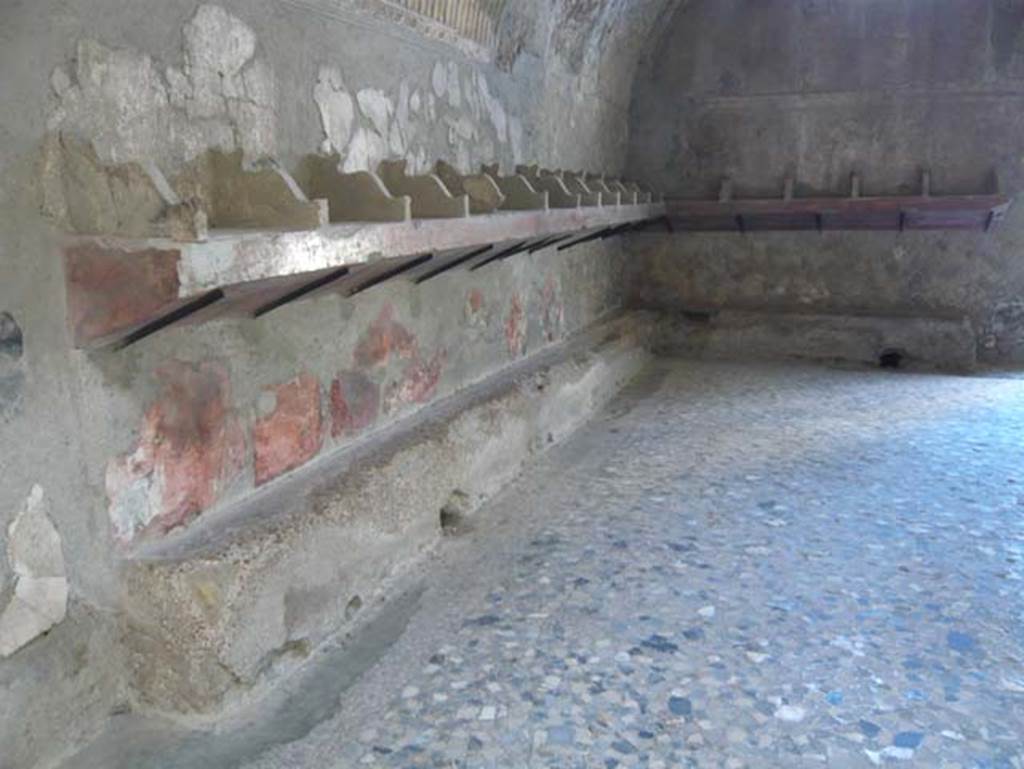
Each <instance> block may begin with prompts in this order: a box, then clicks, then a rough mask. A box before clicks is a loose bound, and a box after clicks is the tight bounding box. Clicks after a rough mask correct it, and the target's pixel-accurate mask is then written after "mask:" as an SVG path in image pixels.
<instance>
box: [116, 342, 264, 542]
mask: <svg viewBox="0 0 1024 769" xmlns="http://www.w3.org/2000/svg"><path fill="white" fill-rule="evenodd" d="M157 376H158V377H159V378H160V380H161V381H162V382H163V392H162V394H161V396H160V398H159V399H158V400H157V401H156V402H155V403H153V405H152V406H150V408H149V409H148V410H147V411H146V415H145V418H144V420H143V424H142V430H141V432H140V435H139V441H138V444H137V446H136V448H135V450H134V451H133V452H132V453H130V454H127V455H125V456H123V457H119V458H117V459H114V460H111V461H110V463H108V465H107V476H106V486H107V497H108V499H109V502H110V506H109V511H110V517H111V521H112V523H113V525H114V530H115V534H116V536H117V538H118V539H119V540H121V541H123V542H129V541H131V540H132V539H134V538H135V537H136V535H137V534H139V533H140V532H144V531H151V530H154V529H155V530H157V531H159V532H161V533H166V532H167V531H170V530H171V529H173V528H175V527H177V526H181V525H183V524H185V523H187V522H188V521H189V520H190V519H191V518H192V517H193V516H195V515H197V514H198V513H200V512H202V511H203V510H206V509H207V508H209V507H211V506H212V505H213V504H214V503H215V502H216V501H217V499H218V498H219V497H220V495H221V493H222V492H223V490H224V489H225V488H226V487H227V486H228V485H229V484H230V482H231V481H232V480H234V479H235V478H236V477H237V476H238V474H239V473H240V472H241V471H242V468H243V466H244V461H245V435H244V433H243V431H242V428H241V425H240V424H239V421H238V419H237V417H236V416H235V415H234V413H233V412H232V411H231V406H230V403H231V393H230V385H229V381H228V374H227V370H226V369H225V368H224V367H223V366H221V365H219V364H215V363H201V364H198V365H195V364H190V363H183V362H181V361H173V362H171V363H169V364H167V365H165V366H162V367H161V368H160V369H158V370H157Z"/></svg>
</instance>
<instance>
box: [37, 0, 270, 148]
mask: <svg viewBox="0 0 1024 769" xmlns="http://www.w3.org/2000/svg"><path fill="white" fill-rule="evenodd" d="M182 37H183V45H182V59H183V63H182V67H181V68H180V69H178V68H175V67H167V68H166V69H165V70H164V71H163V72H161V70H160V67H159V66H158V65H157V63H156V62H155V61H154V59H153V58H151V57H150V56H148V55H146V54H144V53H141V52H139V51H136V50H132V49H115V48H109V47H107V46H106V45H104V44H103V43H101V42H99V41H96V40H89V39H83V40H80V41H79V42H78V46H77V50H76V57H75V62H76V64H75V70H74V77H73V78H72V76H71V74H70V73H69V72H67V71H66V70H64V69H63V68H57V69H56V70H54V72H53V74H52V75H51V78H50V83H51V87H52V88H53V91H54V93H55V94H56V96H57V104H56V106H55V107H54V108H53V110H52V111H51V113H50V116H49V119H48V121H47V125H48V128H49V129H50V130H60V131H65V130H68V131H73V132H75V133H77V134H79V135H81V136H82V137H83V138H85V139H88V140H90V141H92V143H93V144H94V146H95V148H96V152H97V154H98V155H99V157H100V158H101V159H102V160H104V161H105V162H111V163H124V162H129V161H133V160H134V161H146V160H155V161H157V162H160V161H161V160H170V159H174V160H175V161H177V162H183V161H187V160H190V159H192V158H193V157H195V156H197V155H199V154H201V153H202V152H203V151H205V150H206V149H207V148H209V147H219V148H222V149H225V150H232V149H236V148H241V149H243V150H244V151H245V153H246V154H247V155H248V156H250V157H253V158H258V157H262V156H264V155H271V154H273V153H274V151H275V149H276V139H277V115H276V111H275V110H276V106H275V105H276V101H277V87H276V82H275V78H274V73H273V70H272V69H271V68H270V66H269V65H268V64H267V63H266V62H265V61H263V60H262V59H260V58H258V56H257V53H256V51H257V47H258V46H257V40H256V36H255V33H253V31H252V30H251V29H250V28H249V27H248V26H246V25H245V23H243V22H242V21H241V20H240V19H238V18H237V17H235V16H233V15H231V14H230V13H228V12H227V11H226V10H224V9H223V8H221V7H219V6H216V5H201V6H199V8H198V9H197V10H196V13H195V15H194V16H193V17H192V19H191V20H190V21H189V22H188V23H186V24H185V26H184V28H183V29H182ZM161 153H162V155H161ZM155 156H156V157H155Z"/></svg>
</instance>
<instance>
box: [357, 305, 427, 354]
mask: <svg viewBox="0 0 1024 769" xmlns="http://www.w3.org/2000/svg"><path fill="white" fill-rule="evenodd" d="M394 314H395V310H394V307H392V306H391V305H390V304H385V305H384V306H383V307H382V308H381V311H380V315H378V316H377V320H375V321H374V322H373V323H371V324H370V327H369V328H368V329H367V331H366V334H364V335H363V337H362V339H360V340H359V344H358V345H357V346H356V350H355V354H354V357H355V361H356V363H357V364H358V365H360V366H376V365H378V364H381V363H384V362H385V361H387V359H388V358H389V357H390V356H391V354H392V353H394V354H395V355H398V356H399V357H401V358H411V357H413V356H414V354H415V352H416V337H415V336H414V335H413V334H412V332H410V331H409V329H407V328H406V327H405V326H403V325H402V324H401V323H397V322H396V321H395V320H394Z"/></svg>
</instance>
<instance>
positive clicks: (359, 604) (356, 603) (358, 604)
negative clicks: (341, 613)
mask: <svg viewBox="0 0 1024 769" xmlns="http://www.w3.org/2000/svg"><path fill="white" fill-rule="evenodd" d="M362 608H363V599H362V598H360V597H359V596H357V595H354V596H352V600H351V601H349V602H348V605H347V606H346V607H345V619H347V620H349V619H352V618H353V617H354V616H356V614H357V613H358V612H359V610H360V609H362Z"/></svg>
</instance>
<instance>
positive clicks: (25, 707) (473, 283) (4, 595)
mask: <svg viewBox="0 0 1024 769" xmlns="http://www.w3.org/2000/svg"><path fill="white" fill-rule="evenodd" d="M507 5H508V7H505V8H504V10H502V11H501V14H502V15H501V17H500V22H499V31H498V34H497V40H496V42H494V43H493V45H492V46H491V47H490V48H487V47H484V46H481V44H480V42H479V41H476V40H469V39H467V38H465V37H464V36H462V35H460V30H459V29H458V27H457V26H455V27H450V28H448V31H447V32H444V33H439V32H438V29H439V28H438V27H437V26H436V25H435V26H430V25H429V24H424V23H422V19H420V20H416V19H415V18H413V17H412V16H410V15H409V14H408V13H406V12H405V11H403V12H402V14H404V15H401V16H396V15H395V7H394V6H390V5H388V4H386V3H381V2H379V0H345V1H342V2H339V1H338V0H284V1H282V2H278V1H272V0H258V1H256V2H251V1H246V2H243V1H242V0H223V1H222V2H221V3H219V4H200V3H198V2H196V0H168V1H165V2H161V3H155V2H122V1H121V0H90V1H89V2H85V1H84V0H82V1H80V2H58V1H57V0H40V1H39V2H32V3H22V2H14V3H5V4H4V5H3V8H2V9H0V71H2V72H3V73H4V76H3V78H0V102H2V103H3V104H4V105H5V114H4V117H3V118H2V120H0V140H2V141H0V175H2V178H3V180H4V181H3V183H2V184H0V269H2V273H3V275H4V279H3V280H2V281H0V470H2V473H3V478H4V483H3V484H0V540H3V541H4V545H5V547H2V548H0V552H2V554H0V655H3V657H2V658H0V767H2V769H11V768H12V767H25V766H31V765H35V763H36V761H45V760H48V759H49V758H51V757H53V756H55V755H57V754H59V753H60V752H61V751H63V750H64V749H65V748H67V746H69V745H71V744H73V743H75V742H77V741H80V740H82V739H84V738H86V737H87V736H88V735H89V734H90V732H91V731H92V730H94V729H95V728H97V725H98V724H99V723H100V721H101V719H102V718H103V717H104V716H105V715H106V714H108V713H109V712H111V711H113V710H119V709H123V708H124V707H127V706H130V703H131V702H132V699H133V695H132V692H131V690H130V688H129V687H128V686H127V683H126V679H125V678H124V675H123V674H124V666H123V665H122V664H121V662H120V659H121V658H120V654H121V652H120V650H119V638H118V633H119V630H118V622H119V601H120V598H119V591H120V589H121V577H120V570H119V566H118V563H119V559H120V558H121V556H122V555H123V554H124V553H126V552H128V551H130V550H131V549H132V548H134V547H137V546H138V545H140V544H141V543H143V542H145V541H150V540H154V539H159V538H160V537H162V536H164V535H165V534H166V533H167V532H170V531H173V530H180V529H181V528H182V527H187V526H188V525H189V524H192V523H194V522H195V521H196V520H197V519H199V518H202V516H203V515H206V514H210V513H211V511H213V510H215V509H216V508H218V507H220V506H223V505H226V504H228V503H230V502H233V501H238V500H244V499H245V498H246V497H247V496H248V495H249V494H251V493H253V492H254V490H255V489H256V488H257V487H263V486H266V485H267V484H270V483H273V482H274V481H275V479H277V478H279V477H280V476H282V475H283V474H285V473H288V472H289V471H290V470H293V469H295V468H297V467H299V466H300V465H302V464H304V463H306V462H307V461H309V460H310V459H311V458H313V457H314V456H318V455H322V454H324V453H325V452H329V451H332V450H334V449H337V448H340V447H342V446H343V445H345V444H347V443H349V442H351V441H353V440H355V439H357V438H359V437H360V436H363V435H366V434H367V433H369V432H372V431H374V430H377V429H380V428H382V427H383V426H385V425H387V424H389V423H391V422H393V421H395V420H396V419H398V418H400V417H403V416H405V415H408V414H411V413H412V412H414V411H415V410H417V409H419V408H421V407H423V406H424V405H426V404H429V403H430V402H432V401H434V400H436V399H438V398H440V397H443V396H445V395H448V394H451V393H453V392H455V391H457V390H459V389H461V388H463V387H465V386H467V385H468V384H470V383H473V382H476V381H479V380H481V379H482V378H484V377H486V376H488V375H490V374H493V373H494V372H496V371H499V370H501V369H502V368H503V367H505V366H508V365H509V364H511V363H512V362H514V361H516V360H518V359H521V358H523V357H524V356H529V355H531V354H532V353H534V352H536V351H538V350H540V349H541V348H543V347H545V346H547V345H549V344H552V343H554V342H557V341H558V340H560V339H562V338H564V337H565V336H566V335H568V334H570V333H572V332H573V331H575V330H578V329H581V328H583V327H585V326H587V325H588V324H591V323H592V322H593V321H595V320H596V319H598V318H600V317H602V316H604V315H606V314H608V313H609V312H611V311H613V310H615V309H616V308H617V307H619V306H620V305H621V304H622V292H621V286H622V280H621V270H622V261H623V260H622V255H621V253H620V251H619V250H618V246H617V245H615V244H614V243H608V244H598V245H593V246H587V247H581V248H579V249H574V250H573V251H572V252H566V253H564V254H560V253H557V252H554V251H551V250H546V251H541V252H538V253H536V254H532V255H524V256H520V257H517V258H515V259H511V260H508V261H503V262H501V263H500V264H496V265H493V266H489V267H487V268H485V269H483V270H480V271H478V272H474V273H466V272H457V273H453V274H452V275H451V276H450V277H447V276H446V277H445V278H444V279H438V280H435V281H431V282H429V283H427V284H424V285H423V286H421V287H415V286H413V285H412V284H410V283H403V282H395V283H389V284H387V285H383V286H379V287H376V288H374V289H373V290H370V291H367V292H366V293H365V294H362V295H360V296H359V297H357V298H353V299H342V298H341V297H339V296H324V297H322V298H318V299H313V300H309V301H306V302H299V303H295V304H293V305H291V306H289V307H286V308H283V309H281V310H280V311H278V312H275V313H273V314H271V315H269V316H267V317H264V318H261V319H258V320H245V321H240V320H221V321H217V322H213V323H210V324H208V325H205V326H195V327H182V328H174V329H168V330H166V331H164V332H161V333H160V334H157V335H155V336H153V337H151V338H148V339H146V340H144V341H143V342H140V343H138V344H136V345H134V346H132V347H131V348H129V349H126V350H122V351H117V352H115V351H109V350H108V351H101V352H91V353H90V352H84V351H80V350H75V349H73V347H72V345H71V342H70V338H69V334H68V331H67V323H66V313H67V310H66V307H65V297H64V276H63V272H62V258H61V254H62V249H63V248H64V242H65V241H64V234H65V231H66V229H67V228H68V227H69V225H70V224H71V223H69V221H68V218H67V215H66V214H67V210H68V209H67V206H66V203H67V201H66V200H65V199H64V197H63V195H64V194H65V193H66V190H63V189H61V188H60V185H56V186H54V185H52V184H50V183H49V182H52V181H53V180H54V177H53V176H52V175H49V174H47V173H45V171H46V163H45V160H46V158H45V154H44V148H45V146H46V144H47V139H48V138H53V137H56V136H65V137H73V138H75V139H78V140H82V141H86V142H90V143H91V144H92V145H93V146H94V147H95V150H96V152H97V153H98V155H99V159H100V160H102V161H104V162H118V163H120V162H128V161H152V162H155V163H157V164H159V166H160V167H161V168H162V169H163V170H164V171H165V172H166V173H169V174H172V173H175V172H176V171H178V170H179V169H181V168H183V167H184V166H185V165H186V164H187V163H188V162H189V161H190V160H192V159H193V158H194V157H196V156H197V155H199V154H201V153H202V152H204V151H205V150H206V149H208V148H211V147H218V148H222V149H225V150H233V149H242V150H243V151H244V152H245V155H246V158H247V159H250V160H254V159H258V158H259V157H260V156H263V155H272V156H274V157H276V158H277V159H278V160H280V161H281V162H282V163H283V164H284V165H285V167H288V168H293V167H294V165H295V164H296V163H297V162H298V160H299V158H301V157H302V156H303V155H305V154H307V153H311V152H316V151H332V150H333V151H338V152H340V153H341V155H342V156H343V158H344V164H345V167H346V168H347V169H350V170H351V169H359V168H368V167H370V168H372V167H374V166H375V165H376V163H377V162H378V161H379V160H381V159H383V158H397V157H404V158H407V159H408V161H409V163H410V165H411V167H412V168H413V169H414V170H419V169H425V168H427V167H428V166H430V165H432V164H433V162H434V161H435V160H437V159H444V160H447V161H449V162H451V163H453V164H455V165H456V166H457V167H459V168H460V170H462V171H464V172H468V171H470V170H472V169H475V168H476V167H477V166H478V165H479V164H480V163H482V162H491V161H500V162H501V163H502V164H503V166H504V167H505V169H506V170H509V169H510V167H511V165H512V164H513V163H514V162H517V161H528V162H539V163H541V164H544V165H550V166H556V167H558V166H561V167H570V168H586V169H588V170H593V171H607V172H609V173H615V172H618V171H621V169H622V166H623V164H624V159H625V148H626V145H627V139H628V133H627V132H628V107H627V105H628V103H629V94H628V89H629V86H630V84H631V81H632V62H634V61H635V59H636V50H637V48H638V47H639V46H640V45H641V44H642V43H643V41H644V40H645V39H646V33H647V30H649V29H650V26H651V25H652V24H653V22H654V20H655V18H656V16H657V13H658V11H659V9H660V7H661V6H662V5H664V3H663V2H661V0H645V2H639V3H636V2H614V1H609V2H604V3H595V2H582V1H581V0H565V1H564V2H559V3H554V4H550V3H542V2H540V0H531V1H530V2H529V3H512V4H507ZM496 7H497V6H496ZM567 23H568V24H570V26H566V25H567ZM442 26H443V25H442ZM56 178H57V180H58V181H59V177H56ZM123 290H124V291H126V292H130V291H131V290H132V289H131V286H124V287H123ZM371 512H372V511H371ZM26 531H34V532H37V533H38V534H39V536H37V537H29V538H27V537H25V536H19V532H22V534H24V532H26ZM43 588H45V589H43ZM22 599H24V600H22ZM54 724H60V733H59V735H57V734H55V733H54V726H53V725H54Z"/></svg>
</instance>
